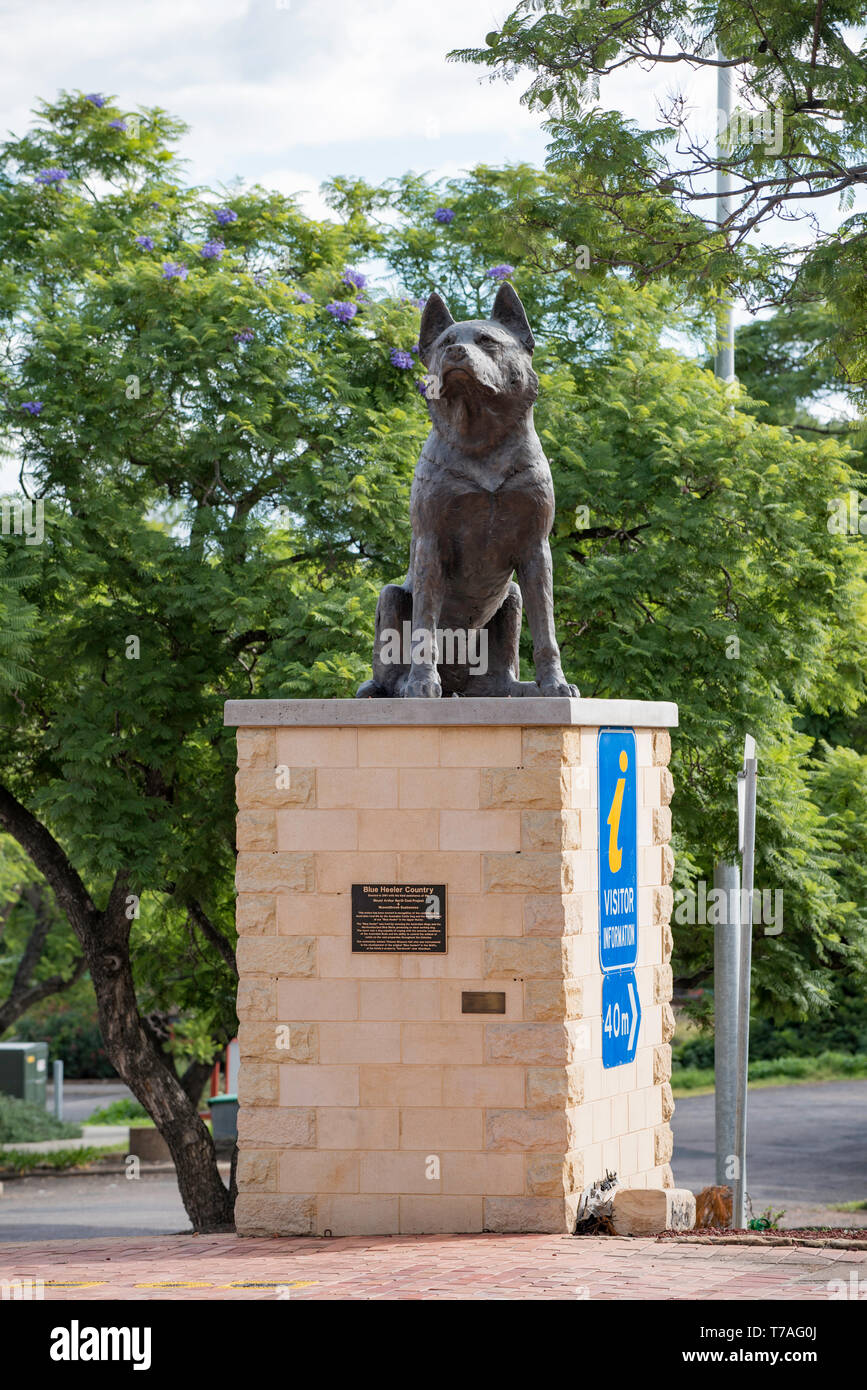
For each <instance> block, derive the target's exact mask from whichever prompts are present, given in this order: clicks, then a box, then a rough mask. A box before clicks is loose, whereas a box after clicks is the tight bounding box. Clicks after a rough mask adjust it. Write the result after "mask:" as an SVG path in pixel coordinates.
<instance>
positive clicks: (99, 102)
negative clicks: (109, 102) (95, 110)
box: [87, 92, 105, 106]
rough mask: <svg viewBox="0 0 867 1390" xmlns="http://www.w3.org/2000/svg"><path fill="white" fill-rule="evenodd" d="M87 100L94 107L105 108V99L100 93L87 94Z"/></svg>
mask: <svg viewBox="0 0 867 1390" xmlns="http://www.w3.org/2000/svg"><path fill="white" fill-rule="evenodd" d="M87 100H88V101H92V102H93V104H94V106H105V97H104V96H103V95H102V93H101V92H88V94H87Z"/></svg>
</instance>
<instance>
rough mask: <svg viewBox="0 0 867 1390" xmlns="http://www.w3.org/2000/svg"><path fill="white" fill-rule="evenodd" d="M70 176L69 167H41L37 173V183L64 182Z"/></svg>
mask: <svg viewBox="0 0 867 1390" xmlns="http://www.w3.org/2000/svg"><path fill="white" fill-rule="evenodd" d="M68 178H69V170H68V169H40V170H39V173H38V174H37V175H36V182H37V183H63V180H64V179H68Z"/></svg>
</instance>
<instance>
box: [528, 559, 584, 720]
mask: <svg viewBox="0 0 867 1390" xmlns="http://www.w3.org/2000/svg"><path fill="white" fill-rule="evenodd" d="M518 584H519V585H520V588H521V596H522V598H523V600H524V607H525V609H526V610H527V619H528V621H529V624H530V632H531V634H532V637H533V665H534V666H535V668H536V684H537V685H538V687H539V693H540V694H541V695H565V696H576V695H577V694H578V687H577V686H576V685H570V684H569V683H568V681H567V680H566V677H565V676H564V675H563V667H562V666H561V665H560V648H559V647H558V646H557V635H556V633H555V631H554V583H553V578H552V574H551V547H550V546H549V545H548V542H547V540H543V541H542V542H541V543H540V544H539V545H537V546H536V547H535V548H534V549H533V550H532V551H531V552H530V554H529V555H528V556H527V558H526V559H525V560H524V561H523V563H522V564H521V565H520V566H519V568H518Z"/></svg>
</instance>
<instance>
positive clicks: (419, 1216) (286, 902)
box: [226, 698, 677, 1236]
mask: <svg viewBox="0 0 867 1390" xmlns="http://www.w3.org/2000/svg"><path fill="white" fill-rule="evenodd" d="M676 722H677V711H676V707H675V706H673V705H671V704H666V703H658V704H657V703H650V702H639V701H600V700H580V699H577V700H566V699H563V700H559V699H558V700H546V699H541V698H539V699H516V700H499V699H489V700H484V699H468V700H436V701H434V700H431V701H425V700H358V701H356V700H327V701H315V700H306V701H305V700H297V701H292V700H290V701H278V700H273V701H269V700H260V701H233V702H229V704H228V705H227V707H226V723H227V724H230V725H237V726H238V735H237V738H238V777H237V789H238V823H237V846H238V864H237V891H238V903H237V925H238V933H239V944H238V966H239V972H240V982H239V989H238V1016H239V1019H240V1031H239V1042H240V1049H241V1068H240V1078H239V1100H240V1112H239V1122H238V1134H239V1167H238V1186H239V1198H238V1204H237V1210H236V1216H237V1224H238V1229H239V1231H240V1232H241V1233H242V1234H247V1235H261V1234H286V1235H292V1234H297V1235H308V1234H315V1233H320V1234H321V1233H323V1232H324V1231H326V1230H328V1231H330V1232H331V1233H332V1234H333V1235H335V1236H338V1235H353V1234H360V1235H374V1234H391V1233H398V1232H406V1233H424V1232H450V1233H458V1232H473V1231H564V1232H565V1231H569V1230H571V1229H573V1227H574V1219H575V1210H576V1207H577V1203H578V1199H579V1196H580V1194H581V1192H582V1190H583V1189H584V1188H585V1186H587V1185H589V1184H590V1183H591V1182H592V1181H594V1180H595V1179H598V1178H601V1177H602V1176H603V1175H604V1173H605V1171H606V1170H612V1171H615V1172H617V1174H618V1176H619V1178H620V1182H621V1184H623V1185H625V1186H628V1187H631V1188H663V1187H671V1186H673V1183H672V1178H671V1170H670V1167H669V1160H670V1158H671V1148H672V1141H671V1130H670V1128H669V1123H668V1121H669V1119H670V1117H671V1113H672V1109H673V1104H672V1100H671V1088H670V1085H669V1079H670V1069H671V1049H670V1046H669V1041H670V1038H671V1035H672V1032H673V1016H672V1013H671V1008H670V998H671V968H670V965H669V960H670V953H671V934H670V929H669V916H670V912H671V903H672V892H671V888H670V886H669V885H670V882H671V875H672V867H673V860H672V855H671V851H670V849H669V845H668V841H669V837H670V833H671V814H670V810H669V802H670V800H671V795H672V790H673V788H672V782H671V777H670V774H669V772H668V767H667V764H668V760H669V753H670V739H669V734H668V728H669V727H671V726H673V725H675V724H676ZM602 727H617V728H624V727H628V728H632V729H634V730H635V734H636V750H637V757H638V771H637V779H638V780H637V793H638V796H637V801H638V836H637V838H638V927H639V931H638V960H637V964H636V967H635V971H636V983H637V987H638V993H639V998H640V1001H641V1009H642V1019H641V1025H640V1032H639V1035H638V1047H637V1052H636V1056H635V1060H634V1061H632V1062H630V1063H628V1064H626V1065H623V1066H617V1067H614V1068H610V1069H606V1068H604V1067H603V1065H602V1015H601V1011H602V972H601V968H600V964H599V950H598V936H599V915H598V883H599V880H598V863H597V861H598V828H597V823H598V804H597V781H596V750H597V739H598V731H599V729H600V728H602ZM353 884H444V885H446V890H447V905H446V933H447V951H446V953H445V954H439V955H425V954H417V953H408V952H391V951H389V952H387V953H383V954H380V953H353V952H352V949H351V889H352V885H353ZM469 992H472V993H476V992H478V993H490V992H496V993H499V994H502V995H503V996H504V1001H503V1003H504V1009H505V1011H504V1012H503V1013H500V1014H470V1013H464V1012H462V996H463V994H464V993H469Z"/></svg>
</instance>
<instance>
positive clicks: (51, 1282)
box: [44, 1279, 108, 1289]
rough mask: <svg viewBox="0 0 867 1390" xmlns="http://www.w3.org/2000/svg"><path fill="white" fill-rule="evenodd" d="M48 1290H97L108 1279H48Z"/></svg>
mask: <svg viewBox="0 0 867 1390" xmlns="http://www.w3.org/2000/svg"><path fill="white" fill-rule="evenodd" d="M44 1282H45V1287H46V1289H96V1288H99V1286H100V1285H101V1284H107V1283H108V1280H107V1279H46V1280H45V1281H44Z"/></svg>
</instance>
